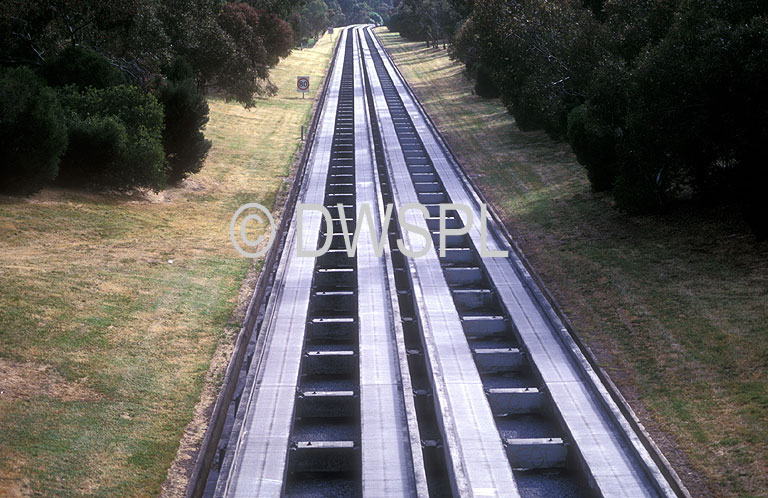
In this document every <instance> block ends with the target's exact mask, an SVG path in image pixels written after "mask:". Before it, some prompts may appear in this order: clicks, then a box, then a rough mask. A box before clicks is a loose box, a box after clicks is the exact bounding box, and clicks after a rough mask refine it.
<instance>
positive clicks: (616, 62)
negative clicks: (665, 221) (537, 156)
mask: <svg viewBox="0 0 768 498" xmlns="http://www.w3.org/2000/svg"><path fill="white" fill-rule="evenodd" d="M453 54H454V55H455V56H456V57H458V58H460V59H461V60H463V61H464V62H465V64H466V66H467V68H468V70H470V72H473V73H474V74H475V75H476V78H477V84H478V87H481V86H482V85H483V78H484V77H485V76H486V75H485V74H484V73H482V72H480V71H477V70H474V71H473V68H477V67H483V66H484V67H488V68H492V71H491V72H492V73H493V81H494V82H495V83H496V86H497V87H498V89H499V91H500V93H501V99H502V101H503V102H504V104H505V106H506V107H507V108H508V110H509V111H510V113H511V114H512V115H513V116H514V117H515V120H516V121H517V124H518V125H519V127H520V128H521V129H523V130H530V129H533V128H541V129H544V130H545V131H546V132H547V133H548V134H549V135H550V136H552V137H554V138H556V139H559V138H562V137H564V136H567V138H568V140H569V142H570V143H571V145H572V148H573V150H574V152H575V153H576V156H577V158H578V160H579V161H580V162H581V163H582V164H584V165H585V167H586V170H587V174H588V176H589V179H590V182H591V184H592V187H593V189H594V190H597V191H600V190H609V189H612V191H613V196H614V199H615V200H616V205H617V206H618V207H619V208H620V209H622V210H624V211H627V212H632V213H639V212H650V211H654V212H657V211H660V210H664V209H665V208H667V207H668V206H669V205H670V204H672V203H675V202H678V201H695V202H697V203H699V204H702V203H703V204H713V203H721V202H734V201H735V202H738V203H740V204H741V205H742V206H743V209H744V212H745V215H746V217H747V220H748V221H749V222H750V224H751V225H752V227H753V229H754V230H755V232H756V233H762V232H761V230H762V231H765V228H760V226H764V225H765V224H767V223H768V222H766V221H765V219H766V217H765V216H764V215H761V214H760V213H762V211H764V210H765V208H766V207H768V206H766V202H765V201H764V199H765V195H764V193H763V190H764V189H762V188H755V187H754V186H755V185H761V186H762V185H764V184H765V176H766V173H765V172H766V168H765V166H764V165H765V159H764V151H763V150H761V149H762V147H761V146H758V145H755V144H765V143H766V142H768V95H767V92H766V91H765V89H766V85H768V3H766V2H711V1H707V0H625V1H615V0H606V1H601V0H583V1H582V0H562V1H560V2H549V1H547V0H486V1H484V2H474V3H473V4H472V13H471V16H470V17H469V19H468V20H467V21H466V22H465V23H464V24H463V26H462V28H461V29H460V30H459V31H458V32H457V38H456V42H455V46H454V49H453ZM761 223H762V225H761Z"/></svg>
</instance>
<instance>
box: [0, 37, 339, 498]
mask: <svg viewBox="0 0 768 498" xmlns="http://www.w3.org/2000/svg"><path fill="white" fill-rule="evenodd" d="M331 52H332V43H331V39H330V37H328V36H325V37H323V38H321V39H320V40H319V41H318V42H317V44H316V45H315V46H314V47H313V48H312V49H306V50H296V51H294V52H293V54H292V55H291V56H289V57H288V58H287V59H285V60H284V61H282V62H281V63H280V65H279V66H278V67H277V68H275V69H274V70H273V72H272V80H273V82H274V83H275V84H277V86H278V87H279V89H280V90H279V93H278V95H277V96H275V97H272V98H269V99H259V100H258V101H257V104H256V106H255V107H254V108H252V109H248V110H246V109H244V108H242V107H240V106H239V105H237V104H234V103H226V102H224V101H221V100H216V99H213V100H212V101H211V102H210V106H211V120H210V123H209V124H208V128H207V131H206V135H207V136H208V137H209V138H211V139H212V140H213V148H212V150H211V153H210V156H209V158H208V160H207V162H206V165H205V167H204V168H203V170H202V171H201V172H200V173H199V174H197V175H194V176H193V177H191V178H190V179H188V180H187V181H185V182H184V184H183V185H181V186H180V187H178V188H172V189H169V190H167V191H164V192H161V193H159V194H151V193H149V194H143V193H136V194H132V195H121V196H113V195H101V194H93V193H88V192H83V191H77V190H66V189H57V188H51V189H45V190H43V191H42V192H40V193H38V194H36V195H34V196H32V197H30V198H14V197H0V230H2V235H3V236H2V237H0V254H2V256H0V288H2V291H1V292H0V433H2V437H0V495H2V496H5V495H12V494H20V493H27V492H32V493H34V494H36V495H40V496H94V495H95V496H156V495H157V494H158V492H159V491H160V487H161V485H162V483H163V481H164V479H165V477H166V471H167V469H168V467H169V465H170V464H171V461H172V460H173V459H174V457H175V455H176V449H177V448H178V445H179V439H180V438H181V435H182V432H183V430H184V427H185V425H186V424H187V423H188V422H189V420H190V418H191V416H192V412H193V409H194V407H195V404H196V403H197V401H198V400H199V398H200V392H201V390H202V388H203V384H204V383H205V382H206V379H207V373H208V370H209V364H210V361H211V357H212V355H213V352H214V350H215V349H216V348H217V346H218V345H219V343H220V342H222V341H224V342H227V341H232V340H233V335H232V334H234V333H235V332H236V331H237V330H238V328H239V324H238V323H235V322H237V317H236V316H235V317H234V318H233V315H232V311H233V309H234V308H235V305H236V304H237V298H238V289H240V286H241V283H242V280H243V278H244V277H245V275H246V272H247V271H248V269H249V266H250V264H251V262H250V261H248V260H245V259H244V258H242V257H241V256H240V255H239V254H238V253H237V252H235V250H234V248H232V246H231V242H230V241H229V233H228V229H229V221H230V218H231V216H232V214H233V213H234V210H235V209H236V208H237V207H238V206H239V205H240V204H242V203H243V202H259V203H261V204H263V205H265V206H272V205H273V204H274V202H275V199H276V197H277V195H278V193H279V192H280V191H281V189H285V188H286V178H287V177H288V175H289V174H290V172H291V171H290V170H291V164H292V161H293V159H294V156H295V154H296V151H297V150H298V148H299V146H300V126H301V125H302V124H304V125H307V124H308V123H309V117H310V111H311V106H312V103H313V99H312V98H311V97H314V96H315V92H316V90H317V88H319V85H320V81H321V79H322V77H323V75H324V73H325V70H326V68H327V66H328V62H329V61H330V55H331ZM300 74H301V75H309V76H310V77H311V78H312V88H311V93H310V94H309V95H308V96H307V98H305V99H302V98H301V94H300V93H298V92H296V89H295V88H296V87H295V85H296V76H297V75H300Z"/></svg>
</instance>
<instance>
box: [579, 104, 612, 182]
mask: <svg viewBox="0 0 768 498" xmlns="http://www.w3.org/2000/svg"><path fill="white" fill-rule="evenodd" d="M568 142H570V144H571V147H573V151H574V152H575V153H576V158H577V159H578V160H579V162H580V163H581V164H583V165H584V166H585V167H586V169H587V176H588V177H589V182H590V184H591V185H592V190H594V191H595V192H602V191H605V190H609V189H610V188H611V187H613V183H614V182H615V181H616V175H617V167H618V164H617V163H618V158H617V157H616V139H615V137H614V136H612V134H611V133H610V131H609V130H604V129H601V128H600V126H599V125H598V124H597V123H596V122H595V119H594V118H593V117H592V116H590V114H589V110H588V109H587V105H586V104H582V105H580V106H577V107H575V108H574V109H573V110H572V111H571V112H570V113H569V114H568Z"/></svg>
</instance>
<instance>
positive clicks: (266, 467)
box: [216, 30, 347, 497]
mask: <svg viewBox="0 0 768 498" xmlns="http://www.w3.org/2000/svg"><path fill="white" fill-rule="evenodd" d="M346 36H347V30H345V31H343V32H342V38H341V40H340V44H341V46H340V47H339V50H338V51H337V57H340V58H341V60H343V59H344V53H345V47H344V40H345V39H346ZM342 70H343V65H338V64H334V69H333V73H332V75H331V81H330V85H329V89H328V95H327V97H326V101H325V105H324V107H323V108H322V109H321V110H320V112H321V113H322V114H321V116H320V121H319V123H318V127H317V135H316V138H315V141H314V143H313V149H312V151H311V153H310V159H309V164H308V168H307V180H308V181H307V182H306V184H305V186H304V187H303V189H302V192H301V193H300V195H299V201H300V202H304V203H322V201H323V197H324V195H325V179H326V176H327V171H328V164H329V162H330V153H331V141H332V138H333V132H334V120H335V116H336V108H337V105H338V96H339V88H340V83H341V73H342ZM295 217H296V213H294V214H293V219H292V223H291V225H290V227H291V228H290V232H289V234H288V236H287V238H286V245H285V250H284V252H283V254H282V256H281V258H280V264H279V267H278V270H277V274H276V277H275V283H274V287H273V293H274V294H273V296H272V299H270V307H269V308H268V310H267V311H268V312H269V315H268V316H266V317H265V320H264V323H263V325H262V328H263V330H264V334H265V339H264V340H265V341H266V343H265V347H264V349H263V357H262V358H259V359H258V364H259V367H260V368H258V373H257V374H256V377H255V378H254V379H252V381H251V382H250V385H249V386H247V387H246V391H245V392H244V397H246V396H247V401H246V406H245V407H244V408H241V412H243V413H245V414H246V415H245V419H244V420H242V422H241V424H242V427H241V430H240V431H239V434H238V440H237V443H236V444H235V445H230V449H229V450H228V453H229V452H230V451H231V452H232V456H231V457H228V458H230V459H231V461H232V465H231V469H230V472H229V474H228V476H227V479H226V480H222V481H220V482H219V484H218V485H217V490H216V495H217V496H235V497H240V496H249V497H250V496H260V497H261V496H264V497H279V496H280V495H281V493H282V488H283V483H284V480H285V472H286V463H287V462H286V460H287V451H288V442H289V437H290V432H291V421H292V419H293V410H294V403H295V386H296V383H297V379H298V373H299V364H300V361H301V353H302V346H303V342H304V329H305V323H306V316H307V309H308V306H309V295H310V290H311V289H310V286H311V282H312V272H313V270H314V262H315V261H314V259H313V258H299V257H297V251H296V235H297V234H296V228H295V227H296V226H297V223H296V219H295ZM303 230H304V233H303V235H304V240H306V241H310V242H312V241H313V242H312V243H315V244H316V243H317V239H318V235H319V230H320V216H319V213H318V214H317V216H311V217H310V216H307V217H306V218H305V220H304V223H303ZM252 370H255V369H254V365H252Z"/></svg>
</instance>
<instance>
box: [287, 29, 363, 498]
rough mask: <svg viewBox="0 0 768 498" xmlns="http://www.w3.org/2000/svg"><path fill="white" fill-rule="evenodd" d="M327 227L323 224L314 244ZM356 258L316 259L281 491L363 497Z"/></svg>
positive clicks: (331, 199) (347, 119) (347, 103)
mask: <svg viewBox="0 0 768 498" xmlns="http://www.w3.org/2000/svg"><path fill="white" fill-rule="evenodd" d="M352 39H353V37H352V36H347V40H346V50H345V55H344V63H343V70H342V77H341V90H340V92H339V103H338V110H337V114H336V121H335V128H334V134H333V140H332V144H331V160H330V165H329V169H328V177H327V180H326V190H325V199H324V202H323V204H324V205H325V206H326V207H327V208H328V210H329V211H330V212H331V216H332V219H333V221H332V222H333V223H334V225H335V226H334V231H333V233H335V234H338V233H341V227H340V225H339V224H340V216H339V210H338V208H337V207H336V206H337V204H342V205H343V210H344V214H345V216H346V218H347V223H348V225H349V226H350V229H354V226H355V151H354V149H355V140H354V100H353V99H354V84H353V53H352V52H353V51H352V47H353V42H352ZM327 233H328V227H327V226H326V225H325V220H324V221H323V223H322V225H321V228H320V236H319V239H318V248H322V247H324V245H325V243H326V235H325V234H327ZM358 326H359V322H358V297H357V258H356V257H349V256H348V255H347V253H346V250H345V249H344V243H343V239H341V237H336V236H334V237H332V240H331V241H330V249H329V250H328V252H327V253H326V254H324V255H323V256H320V257H318V258H317V259H316V262H315V269H314V273H313V278H312V291H311V294H310V299H309V309H308V311H307V324H306V333H305V339H304V349H303V354H302V360H301V366H300V377H299V382H298V386H297V391H296V409H295V415H294V421H293V424H292V429H291V437H290V447H289V449H288V467H287V475H286V480H285V489H284V494H285V495H286V496H361V495H362V489H361V481H362V478H361V454H360V402H359V399H360V398H359V392H360V384H359V351H358Z"/></svg>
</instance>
